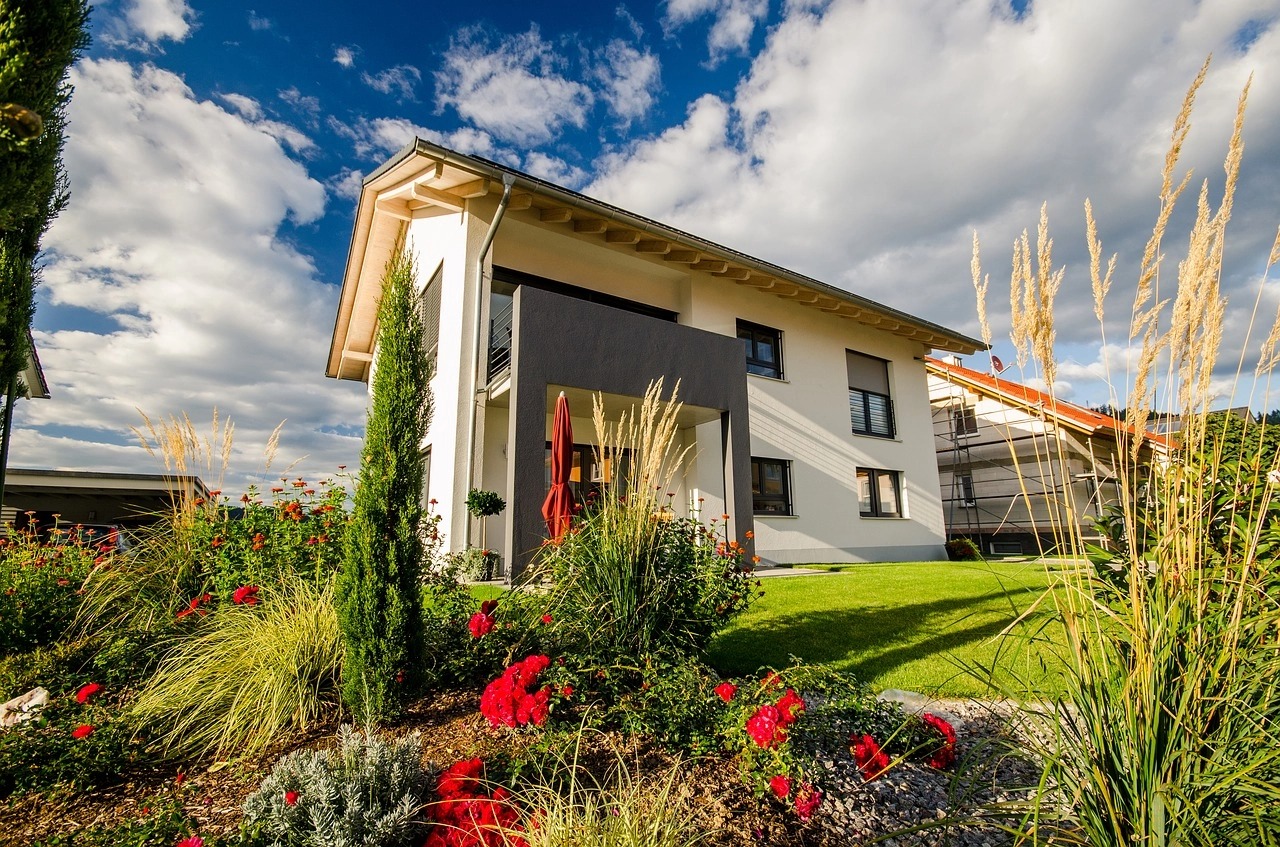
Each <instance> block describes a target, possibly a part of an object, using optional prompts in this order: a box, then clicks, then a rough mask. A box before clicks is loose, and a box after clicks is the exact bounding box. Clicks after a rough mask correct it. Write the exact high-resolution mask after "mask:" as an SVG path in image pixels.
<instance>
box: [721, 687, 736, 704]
mask: <svg viewBox="0 0 1280 847" xmlns="http://www.w3.org/2000/svg"><path fill="white" fill-rule="evenodd" d="M737 693H738V686H736V685H734V684H733V683H732V682H722V683H720V684H719V685H717V686H716V696H717V697H719V698H720V699H721V700H723V701H725V702H726V703H728V702H729V701H730V700H732V699H733V697H734V695H735V694H737Z"/></svg>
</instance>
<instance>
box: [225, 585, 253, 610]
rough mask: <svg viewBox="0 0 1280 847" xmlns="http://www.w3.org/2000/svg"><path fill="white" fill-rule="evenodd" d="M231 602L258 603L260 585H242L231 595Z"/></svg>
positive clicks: (241, 603)
mask: <svg viewBox="0 0 1280 847" xmlns="http://www.w3.org/2000/svg"><path fill="white" fill-rule="evenodd" d="M231 602H232V603H235V604H236V605H237V606H240V605H244V606H255V605H257V603H258V586H256V585H242V586H240V587H239V588H237V589H236V590H235V593H234V594H232V595H231Z"/></svg>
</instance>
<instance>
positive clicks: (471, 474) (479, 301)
mask: <svg viewBox="0 0 1280 847" xmlns="http://www.w3.org/2000/svg"><path fill="white" fill-rule="evenodd" d="M515 181H516V177H515V174H511V173H504V174H503V175H502V199H501V200H499V201H498V211H497V212H495V213H494V216H493V220H492V221H491V222H490V223H489V231H488V232H486V233H485V234H484V243H482V244H481V245H480V255H479V256H478V257H477V258H476V295H475V298H474V299H473V300H472V304H471V305H472V308H473V309H474V313H475V316H476V334H475V357H474V358H473V360H472V362H471V366H472V369H471V374H472V382H473V386H472V392H471V402H470V403H468V404H467V429H468V431H469V433H470V434H469V436H468V438H467V491H468V492H470V491H471V489H472V488H474V487H475V474H476V417H477V416H476V409H477V407H479V405H480V395H481V393H483V392H484V391H485V389H484V388H481V387H480V385H481V382H480V361H481V360H480V351H481V350H482V349H483V347H484V340H485V338H486V337H487V333H485V332H484V323H483V318H484V312H483V308H482V307H483V306H484V260H485V258H486V257H487V256H488V255H489V248H490V247H492V246H493V239H494V236H496V235H497V234H498V226H499V225H500V224H501V223H502V216H503V215H505V214H506V213H507V204H508V203H510V202H511V187H512V186H513V185H515ZM485 382H486V383H487V382H488V379H487V374H486V380H485ZM466 527H467V531H466V533H465V534H464V542H465V545H466V546H467V547H470V546H471V519H470V517H469V516H468V518H467V522H466Z"/></svg>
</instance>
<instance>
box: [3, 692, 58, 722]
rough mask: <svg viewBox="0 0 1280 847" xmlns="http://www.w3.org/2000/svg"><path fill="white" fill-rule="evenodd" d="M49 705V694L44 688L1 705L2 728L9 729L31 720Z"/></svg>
mask: <svg viewBox="0 0 1280 847" xmlns="http://www.w3.org/2000/svg"><path fill="white" fill-rule="evenodd" d="M48 703H49V692H48V691H46V690H45V689H43V688H33V689H31V690H30V691H28V692H27V693H26V694H21V695H19V696H17V697H14V698H13V699H12V700H10V701H9V702H8V703H5V704H3V705H0V728H3V729H8V728H9V727H11V726H17V725H18V724H20V723H22V722H23V721H29V720H31V719H32V718H34V717H35V716H36V715H38V714H39V713H40V710H41V709H43V708H44V707H45V706H46V705H48Z"/></svg>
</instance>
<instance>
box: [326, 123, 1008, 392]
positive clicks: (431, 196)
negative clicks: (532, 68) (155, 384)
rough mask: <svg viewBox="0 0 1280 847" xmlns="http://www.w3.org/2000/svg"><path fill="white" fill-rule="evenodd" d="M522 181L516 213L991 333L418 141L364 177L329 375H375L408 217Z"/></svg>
mask: <svg viewBox="0 0 1280 847" xmlns="http://www.w3.org/2000/svg"><path fill="white" fill-rule="evenodd" d="M504 176H512V177H514V178H515V183H514V185H513V187H512V195H511V199H510V202H509V204H508V211H511V212H527V213H528V214H529V216H531V217H532V219H533V220H535V221H537V222H539V223H541V224H543V225H547V226H564V227H566V228H567V229H566V231H571V232H573V233H575V234H578V235H580V236H586V237H598V238H599V239H600V240H601V241H602V242H604V243H606V244H608V245H610V246H612V247H615V248H618V249H630V250H634V251H635V252H636V253H637V254H641V255H646V256H648V257H650V258H651V259H653V260H655V261H663V262H671V263H674V264H678V265H684V266H687V267H688V268H689V269H691V270H697V271H703V272H705V273H708V274H710V275H711V276H714V277H719V278H721V279H723V280H725V281H726V282H731V283H735V284H738V285H742V286H746V287H749V288H752V289H755V290H756V291H759V292H760V293H763V294H771V295H774V296H777V297H780V298H782V299H784V300H791V301H794V302H796V303H799V304H802V305H804V306H807V307H810V308H813V309H816V310H818V311H822V312H827V313H830V314H833V315H836V316H838V317H841V318H846V319H849V320H851V321H854V322H856V323H859V324H863V325H865V326H868V327H872V328H875V329H880V330H883V331H885V332H889V333H892V334H894V335H898V336H901V337H904V338H909V339H911V340H913V341H917V342H919V343H921V344H922V345H924V346H925V347H927V348H928V349H934V350H945V351H947V352H951V353H963V354H972V353H975V352H977V351H979V350H984V349H986V345H984V344H983V343H982V342H981V341H978V340H976V339H973V338H970V337H968V336H966V335H962V334H960V333H957V332H953V331H952V330H949V329H947V328H946V327H943V326H940V325H938V324H935V323H932V322H930V321H926V320H923V319H922V318H918V317H915V316H913V315H908V314H906V313H905V312H900V311H898V310H896V309H892V308H890V307H888V306H884V305H882V304H880V303H876V302H874V301H872V300H868V299H866V298H864V297H859V296H858V295H856V294H852V293H850V292H848V291H845V290H844V289H841V288H836V287H835V286H832V285H828V284H827V283H824V282H820V281H818V280H816V279H812V278H810V277H807V276H804V275H803V274H798V273H795V272H794V271H790V270H787V269H786V268H782V267H779V266H778V265H774V264H771V263H769V262H766V261H764V260H762V259H757V258H755V257H753V256H748V255H747V254H745V253H741V252H738V251H736V250H733V249H731V248H729V247H725V246H723V245H721V244H716V243H714V242H711V241H707V240H706V239H703V238H699V237H697V236H695V235H692V234H690V233H687V232H682V231H680V230H678V229H674V228H673V227H669V226H667V225H665V224H662V223H659V222H658V221H654V220H651V219H649V218H645V217H643V216H641V215H637V214H635V213H632V212H628V211H626V210H625V209H621V208H619V207H617V206H612V205H610V204H608V203H604V202H602V201H599V200H595V199H592V198H590V197H587V196H586V195H583V194H579V193H577V192H575V191H571V190H569V189H567V188H562V187H560V186H558V185H555V184H553V183H550V182H547V181H545V180H542V179H539V178H537V177H534V176H530V175H529V174H525V173H521V172H520V171H516V170H513V169H511V168H508V167H505V166H503V165H500V164H498V163H496V162H491V161H489V160H487V159H481V158H478V157H474V156H465V155H463V154H460V153H456V152H454V151H452V150H448V149H446V148H444V147H440V146H438V145H436V144H432V143H430V142H427V141H423V140H422V139H415V140H414V142H413V143H412V144H409V145H407V146H406V147H404V148H403V149H402V150H400V152H398V153H396V154H395V155H394V156H392V157H391V159H389V160H388V161H387V162H386V163H385V164H383V165H382V166H381V167H379V168H378V169H377V170H375V171H374V172H373V173H371V174H369V176H368V177H367V178H366V179H365V180H364V184H363V187H362V189H361V192H360V199H359V202H358V205H357V207H356V220H355V227H354V231H353V233H352V236H351V249H350V252H349V253H348V256H347V267H346V272H345V275H344V277H343V282H342V294H341V296H340V298H339V305H338V315H337V320H336V322H335V324H334V330H333V338H332V341H331V344H330V348H329V361H328V366H327V368H326V370H325V373H326V375H327V376H331V377H337V378H339V379H366V378H367V376H368V370H369V363H370V362H371V361H372V359H373V343H374V339H375V331H376V304H377V300H378V295H379V294H380V291H381V275H382V269H383V267H384V265H385V264H386V260H387V259H388V258H389V257H390V255H391V251H392V250H394V249H395V244H396V242H397V240H398V239H399V237H400V234H401V232H402V227H403V225H404V224H405V223H406V222H408V221H410V220H413V219H414V218H416V217H420V216H421V217H426V216H430V215H436V214H444V213H453V212H459V211H462V210H464V209H466V208H467V204H468V203H469V202H471V201H473V200H476V199H478V198H485V197H487V195H489V194H491V193H492V194H495V195H496V194H497V193H499V192H500V191H501V189H502V179H503V177H504Z"/></svg>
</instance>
